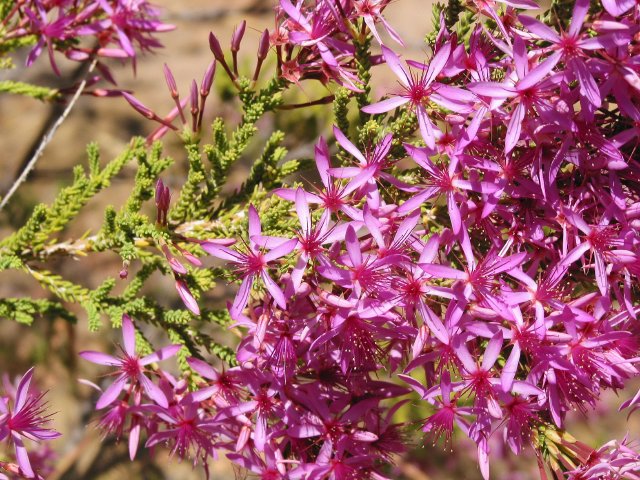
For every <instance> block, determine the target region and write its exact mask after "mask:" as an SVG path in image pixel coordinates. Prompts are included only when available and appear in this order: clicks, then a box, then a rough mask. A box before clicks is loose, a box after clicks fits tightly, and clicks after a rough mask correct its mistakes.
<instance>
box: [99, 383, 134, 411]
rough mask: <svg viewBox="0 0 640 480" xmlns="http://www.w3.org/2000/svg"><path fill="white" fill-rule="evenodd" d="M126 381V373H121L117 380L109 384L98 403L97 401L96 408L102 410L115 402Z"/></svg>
mask: <svg viewBox="0 0 640 480" xmlns="http://www.w3.org/2000/svg"><path fill="white" fill-rule="evenodd" d="M126 383H127V377H125V376H124V375H120V376H119V377H118V378H116V380H115V382H113V383H112V384H111V385H109V387H108V388H107V389H106V390H105V391H104V393H103V394H102V395H100V398H99V399H98V403H96V409H98V410H101V409H103V408H104V407H108V406H109V405H111V404H112V403H113V402H115V400H116V399H117V398H118V396H119V395H120V392H122V389H123V388H124V386H125V384H126Z"/></svg>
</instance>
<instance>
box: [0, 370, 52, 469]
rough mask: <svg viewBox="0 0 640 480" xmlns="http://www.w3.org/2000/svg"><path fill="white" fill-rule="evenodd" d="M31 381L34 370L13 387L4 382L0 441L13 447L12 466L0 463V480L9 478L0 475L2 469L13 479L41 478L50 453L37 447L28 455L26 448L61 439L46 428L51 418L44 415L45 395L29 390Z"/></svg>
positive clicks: (0, 410)
mask: <svg viewBox="0 0 640 480" xmlns="http://www.w3.org/2000/svg"><path fill="white" fill-rule="evenodd" d="M32 378H33V368H32V369H30V370H29V371H28V372H27V373H25V374H24V375H23V376H22V378H20V380H19V381H18V382H16V385H13V384H12V383H11V382H9V381H8V380H7V379H4V384H5V385H4V386H5V388H4V395H3V396H0V442H3V443H5V444H9V445H11V446H12V448H13V450H14V452H15V454H14V457H15V463H11V462H5V461H2V462H0V479H8V478H9V477H7V476H6V475H4V474H3V473H1V472H2V471H3V470H4V471H5V472H6V473H8V474H10V475H11V476H12V478H15V477H16V476H17V478H37V479H42V478H44V477H43V475H44V476H46V474H47V471H48V469H49V467H50V465H49V460H50V459H51V456H52V452H51V451H50V450H48V447H47V445H46V444H39V445H38V448H37V449H36V450H35V451H31V452H29V451H28V449H27V445H28V444H29V443H31V442H41V441H47V440H53V439H54V438H58V437H59V436H60V434H59V433H58V432H56V431H55V430H52V429H51V428H49V426H48V424H49V421H50V417H51V415H50V414H47V413H46V409H47V404H46V402H45V401H44V395H45V394H44V393H37V392H34V391H33V389H31V388H30V385H31V380H32ZM25 440H26V442H25Z"/></svg>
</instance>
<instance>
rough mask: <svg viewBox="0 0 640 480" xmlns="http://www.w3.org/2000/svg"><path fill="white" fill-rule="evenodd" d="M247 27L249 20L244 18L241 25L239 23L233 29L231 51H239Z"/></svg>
mask: <svg viewBox="0 0 640 480" xmlns="http://www.w3.org/2000/svg"><path fill="white" fill-rule="evenodd" d="M246 28H247V21H246V20H243V21H242V23H241V24H240V25H238V26H237V27H236V28H235V30H234V31H233V35H232V36H231V51H232V52H237V51H239V50H240V43H241V42H242V37H244V32H245V30H246Z"/></svg>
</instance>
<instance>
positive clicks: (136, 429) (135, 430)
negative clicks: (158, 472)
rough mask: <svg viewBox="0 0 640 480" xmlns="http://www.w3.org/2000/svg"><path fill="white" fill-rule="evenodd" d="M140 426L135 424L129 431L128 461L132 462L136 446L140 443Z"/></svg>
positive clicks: (136, 449) (136, 450)
mask: <svg viewBox="0 0 640 480" xmlns="http://www.w3.org/2000/svg"><path fill="white" fill-rule="evenodd" d="M140 430H141V428H140V424H139V423H136V424H135V425H134V426H133V427H131V430H130V431H129V459H130V460H131V461H133V460H134V459H135V458H136V453H137V452H138V444H139V443H140Z"/></svg>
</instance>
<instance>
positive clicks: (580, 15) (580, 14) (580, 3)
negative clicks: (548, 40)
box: [569, 0, 589, 37]
mask: <svg viewBox="0 0 640 480" xmlns="http://www.w3.org/2000/svg"><path fill="white" fill-rule="evenodd" d="M588 11H589V0H577V1H576V3H575V4H574V5H573V15H572V16H571V25H569V35H571V36H572V37H575V36H576V35H577V34H578V33H580V30H581V29H582V24H583V23H584V19H585V18H586V17H587V12H588Z"/></svg>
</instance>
